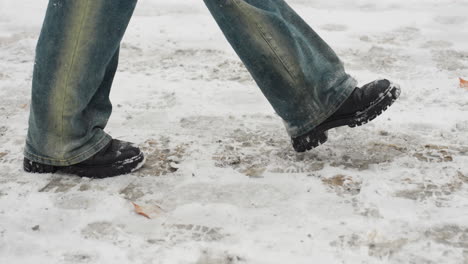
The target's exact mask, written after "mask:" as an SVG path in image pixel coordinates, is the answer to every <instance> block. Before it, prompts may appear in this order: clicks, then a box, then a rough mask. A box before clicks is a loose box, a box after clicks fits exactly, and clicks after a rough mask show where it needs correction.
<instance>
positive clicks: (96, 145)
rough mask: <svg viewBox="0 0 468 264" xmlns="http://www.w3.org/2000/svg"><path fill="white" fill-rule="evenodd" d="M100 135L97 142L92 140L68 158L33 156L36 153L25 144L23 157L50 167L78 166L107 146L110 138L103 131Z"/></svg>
mask: <svg viewBox="0 0 468 264" xmlns="http://www.w3.org/2000/svg"><path fill="white" fill-rule="evenodd" d="M102 133H103V135H102V136H101V137H100V138H98V139H97V140H96V139H93V140H91V141H90V142H89V143H88V144H86V145H85V146H83V147H81V148H80V150H78V151H74V152H73V153H72V154H69V156H71V157H70V158H63V159H57V158H51V157H46V156H42V155H38V154H35V153H37V152H36V151H33V150H32V148H31V147H30V146H28V144H27V143H26V148H25V150H24V156H25V158H27V159H29V160H30V161H33V162H37V163H41V164H45V165H51V166H70V165H74V164H78V163H80V162H83V161H85V160H87V159H89V158H91V157H92V156H94V155H96V153H98V152H99V151H101V150H102V149H103V148H104V147H105V146H106V145H107V144H109V142H110V141H111V140H112V137H111V136H109V135H108V134H106V133H105V132H103V131H102ZM82 149H84V150H82ZM75 153H78V154H75Z"/></svg>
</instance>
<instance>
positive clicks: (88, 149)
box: [25, 0, 356, 166]
mask: <svg viewBox="0 0 468 264" xmlns="http://www.w3.org/2000/svg"><path fill="white" fill-rule="evenodd" d="M136 2H137V1H136V0H80V1H70V0H68V1H67V0H50V1H49V5H48V9H47V14H46V18H45V21H44V24H43V27H42V31H41V35H40V37H39V41H38V44H37V48H36V60H35V67H34V74H33V83H32V102H31V113H30V119H29V130H28V136H27V140H26V147H25V156H26V157H27V158H28V159H30V160H32V161H36V162H40V163H44V164H49V165H55V166H66V165H71V164H76V163H79V162H82V161H84V160H86V159H88V158H90V157H91V156H93V155H94V154H95V153H97V152H98V151H99V150H100V149H102V148H103V147H104V146H105V145H106V144H107V143H108V142H109V141H110V140H111V137H110V136H109V135H107V134H106V133H105V132H104V128H105V126H106V123H107V120H108V119H109V116H110V114H111V112H112V105H111V102H110V101H109V92H110V89H111V85H112V81H113V78H114V75H115V72H116V69H117V64H118V57H119V46H120V42H121V40H122V37H123V35H124V32H125V30H126V27H127V25H128V23H129V21H130V18H131V16H132V13H133V10H134V8H135V4H136ZM204 2H205V4H206V5H207V7H208V9H209V10H210V12H211V14H212V15H213V17H214V18H215V20H216V21H217V23H218V25H219V26H220V28H221V30H222V31H223V33H224V35H225V36H226V38H227V40H228V41H229V43H230V44H231V45H232V47H233V48H234V50H235V51H236V52H237V54H238V55H239V57H240V58H241V60H242V61H243V63H244V64H245V66H246V67H247V69H248V70H249V72H250V73H251V75H252V76H253V78H254V80H255V81H256V83H257V84H258V86H259V87H260V89H261V90H262V92H263V93H264V95H265V97H266V98H267V99H268V101H269V102H270V103H271V105H272V106H273V108H274V109H275V111H276V112H277V113H278V115H279V116H280V117H281V118H282V119H283V120H284V123H285V124H286V129H287V131H288V133H289V135H290V136H292V137H295V136H299V135H302V134H304V133H307V132H308V131H310V130H311V129H312V128H314V127H315V126H317V125H318V124H320V123H321V122H323V121H324V120H325V119H326V118H327V117H329V116H330V115H331V114H332V113H333V112H335V110H336V109H337V108H338V107H339V106H340V105H341V104H342V103H343V102H344V101H345V99H346V98H347V97H348V96H349V95H350V93H351V92H352V90H353V89H354V87H355V86H356V81H355V80H354V79H353V78H352V77H350V76H349V75H348V74H346V72H345V71H344V67H343V64H342V62H341V61H340V60H339V58H338V57H337V55H336V54H335V53H334V52H333V50H332V49H331V48H330V47H329V46H328V45H327V44H326V43H325V42H324V41H323V40H322V39H321V38H320V37H319V36H318V35H317V34H316V33H315V32H314V31H313V30H312V29H311V28H310V27H309V26H308V25H307V23H305V22H304V21H303V20H302V19H301V18H300V17H299V16H298V15H297V14H296V13H295V12H294V11H293V10H292V9H291V8H290V7H289V6H288V5H287V4H286V3H285V2H284V1H283V0H204Z"/></svg>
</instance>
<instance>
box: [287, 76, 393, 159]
mask: <svg viewBox="0 0 468 264" xmlns="http://www.w3.org/2000/svg"><path fill="white" fill-rule="evenodd" d="M400 93H401V89H400V86H399V85H397V84H393V83H390V85H389V87H388V88H387V90H386V91H385V92H383V93H382V96H380V97H379V98H378V99H377V100H376V101H374V103H373V104H371V105H370V106H369V107H367V108H366V109H365V110H364V111H361V112H357V113H355V114H353V115H349V116H343V117H340V118H338V119H335V120H331V121H328V122H324V123H322V124H320V125H319V126H317V127H316V128H314V129H313V130H312V131H311V132H309V133H308V134H309V135H308V137H307V144H302V145H300V146H296V147H295V150H296V151H297V152H305V151H307V150H311V149H313V148H316V147H318V146H320V145H322V144H323V143H325V142H326V141H327V140H328V130H330V129H332V128H336V127H340V126H349V127H357V126H362V125H364V124H367V123H368V122H370V121H372V120H374V119H375V118H376V117H377V116H379V115H381V114H382V113H383V112H384V111H385V110H387V109H388V107H390V106H391V105H392V104H393V103H394V102H395V101H396V100H397V99H398V97H400Z"/></svg>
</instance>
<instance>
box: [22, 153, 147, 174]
mask: <svg viewBox="0 0 468 264" xmlns="http://www.w3.org/2000/svg"><path fill="white" fill-rule="evenodd" d="M145 161H146V158H145V156H144V154H143V153H140V154H139V155H137V156H135V157H132V158H130V159H126V160H122V161H118V162H116V163H114V164H109V165H101V166H82V165H81V166H80V165H71V166H66V167H60V166H51V165H45V164H40V163H36V162H32V161H29V160H28V159H26V158H25V159H24V161H23V169H24V171H26V172H30V173H40V174H44V173H56V172H63V173H66V174H73V175H77V176H80V177H88V178H94V179H102V178H108V177H115V176H119V175H125V174H129V173H132V172H134V171H137V170H138V169H140V168H141V167H143V165H144V163H145Z"/></svg>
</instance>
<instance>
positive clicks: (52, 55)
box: [25, 0, 137, 166]
mask: <svg viewBox="0 0 468 264" xmlns="http://www.w3.org/2000/svg"><path fill="white" fill-rule="evenodd" d="M136 2H137V1H136V0H80V1H67V0H50V1H49V5H48V9H47V14H46V17H45V21H44V24H43V28H42V31H41V35H40V38H39V41H38V44H37V48H36V60H35V67H34V75H33V85H32V101H31V113H30V119H29V130H28V136H27V140H26V147H25V157H26V158H27V159H29V160H30V161H31V162H37V163H41V164H47V165H52V166H68V165H73V164H77V163H80V162H83V161H85V160H87V159H89V158H91V157H93V156H94V155H95V154H96V153H98V152H99V151H100V150H102V149H103V148H104V147H106V146H108V145H109V143H110V142H111V140H112V139H111V137H110V136H108V135H107V134H106V133H105V132H104V131H103V129H104V127H105V126H106V123H107V120H108V118H109V116H110V114H111V110H112V106H111V104H110V101H109V92H110V88H111V85H112V80H113V77H114V75H115V72H116V69H117V64H118V51H119V46H120V42H121V40H122V37H123V35H124V32H125V30H126V27H127V25H128V23H129V20H130V18H131V16H132V13H133V10H134V8H135V5H136Z"/></svg>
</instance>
